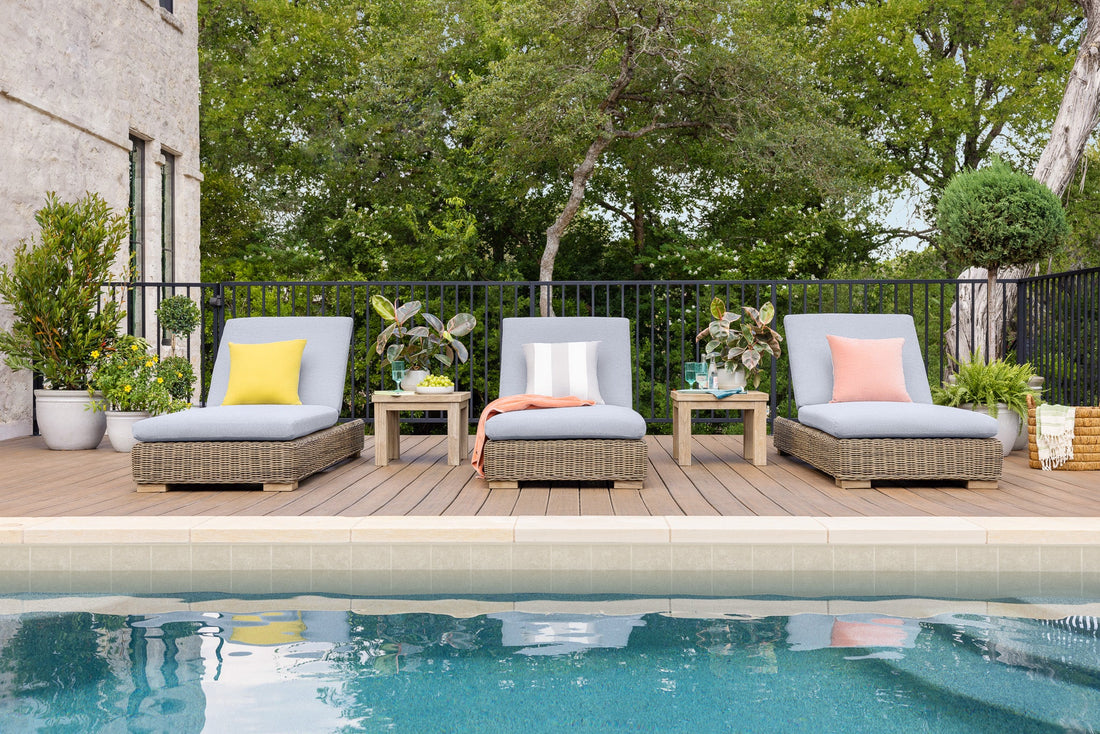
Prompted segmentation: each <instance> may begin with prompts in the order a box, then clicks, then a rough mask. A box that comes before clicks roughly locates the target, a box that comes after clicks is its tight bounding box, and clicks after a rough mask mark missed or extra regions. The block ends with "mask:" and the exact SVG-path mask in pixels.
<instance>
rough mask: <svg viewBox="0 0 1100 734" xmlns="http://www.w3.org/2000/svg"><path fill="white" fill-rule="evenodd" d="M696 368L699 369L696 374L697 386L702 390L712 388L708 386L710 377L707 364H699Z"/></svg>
mask: <svg viewBox="0 0 1100 734" xmlns="http://www.w3.org/2000/svg"><path fill="white" fill-rule="evenodd" d="M696 366H697V367H698V368H699V369H698V370H696V372H695V384H696V385H697V386H698V388H699V389H700V390H705V389H706V388H708V387H710V385H708V384H707V383H708V378H709V377H710V375H708V374H707V363H706V362H697V363H696Z"/></svg>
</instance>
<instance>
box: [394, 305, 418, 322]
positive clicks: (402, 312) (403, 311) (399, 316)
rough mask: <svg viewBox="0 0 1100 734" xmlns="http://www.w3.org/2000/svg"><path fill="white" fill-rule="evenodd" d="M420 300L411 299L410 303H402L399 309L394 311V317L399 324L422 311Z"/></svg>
mask: <svg viewBox="0 0 1100 734" xmlns="http://www.w3.org/2000/svg"><path fill="white" fill-rule="evenodd" d="M420 307H421V303H420V301H409V302H408V303H402V304H401V305H400V306H398V307H397V311H395V312H394V315H393V317H394V319H395V320H396V321H397V323H399V324H403V323H405V322H406V321H408V320H409V319H411V318H412V317H413V316H415V315H416V314H417V313H419V312H420Z"/></svg>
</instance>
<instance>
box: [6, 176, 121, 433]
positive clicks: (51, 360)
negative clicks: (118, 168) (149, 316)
mask: <svg viewBox="0 0 1100 734" xmlns="http://www.w3.org/2000/svg"><path fill="white" fill-rule="evenodd" d="M35 221H37V222H38V226H39V228H40V233H39V242H38V244H37V245H34V244H32V242H30V241H28V240H22V241H20V243H19V246H18V247H17V248H16V250H15V256H14V259H13V261H12V264H11V266H10V267H9V266H2V267H0V301H2V302H3V303H4V304H6V305H7V306H9V307H11V309H12V316H13V321H12V326H11V329H10V330H9V331H4V332H0V352H3V354H4V363H5V364H7V366H8V367H10V368H12V369H16V370H18V369H28V370H33V371H35V372H37V373H39V374H40V375H41V376H42V380H43V384H44V386H45V387H44V389H41V390H35V391H34V395H35V401H36V408H37V417H38V427H39V430H40V431H41V433H42V437H43V438H44V439H45V441H46V445H47V446H48V447H49V448H51V449H92V448H95V447H96V446H98V445H99V442H100V441H101V440H102V439H103V432H104V429H105V426H106V423H105V421H104V419H103V415H102V413H99V412H96V411H93V410H87V409H86V407H87V406H88V404H89V402H90V401H91V400H92V398H89V395H88V380H89V377H90V373H91V368H92V364H93V362H94V358H93V357H92V356H91V355H92V352H93V351H95V350H97V349H101V348H102V347H103V345H104V344H106V343H108V342H109V341H110V340H111V339H112V338H113V337H114V336H115V334H116V332H117V329H118V324H119V322H120V321H121V320H122V316H123V308H122V304H121V294H120V293H119V294H117V295H116V294H115V293H114V292H105V291H104V288H103V284H104V283H106V282H108V281H110V280H112V279H113V278H112V274H111V268H112V266H113V265H114V263H115V262H116V259H117V258H118V256H119V253H120V252H122V251H123V246H124V244H125V243H126V241H127V237H128V233H129V226H128V224H127V222H126V219H125V217H122V216H119V215H115V214H113V213H112V212H111V210H110V208H109V207H108V206H107V203H106V202H105V201H104V200H103V199H102V198H101V197H100V196H99V195H97V194H93V193H89V194H87V195H86V196H85V197H84V198H82V199H80V200H79V201H76V202H62V201H60V200H58V198H57V196H56V195H55V194H52V193H51V194H48V195H47V196H46V205H45V206H44V207H43V208H41V209H39V210H38V211H37V212H35ZM119 279H121V278H119Z"/></svg>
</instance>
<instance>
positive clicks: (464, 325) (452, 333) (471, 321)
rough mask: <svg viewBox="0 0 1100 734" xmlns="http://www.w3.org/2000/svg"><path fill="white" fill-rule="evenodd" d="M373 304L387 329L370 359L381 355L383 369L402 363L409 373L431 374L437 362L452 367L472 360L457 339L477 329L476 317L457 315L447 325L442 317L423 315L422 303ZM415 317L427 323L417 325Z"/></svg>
mask: <svg viewBox="0 0 1100 734" xmlns="http://www.w3.org/2000/svg"><path fill="white" fill-rule="evenodd" d="M370 303H371V307H372V308H373V309H374V311H375V313H377V314H378V315H379V316H381V317H382V320H383V321H384V322H386V327H385V328H384V329H383V330H382V332H381V333H380V334H379V335H378V338H377V339H375V342H374V354H372V355H371V359H373V358H374V355H375V354H377V355H381V356H382V366H383V367H386V366H388V365H389V364H390V363H392V362H396V361H398V360H400V361H403V362H404V363H405V366H406V368H407V369H410V370H418V369H419V370H429V371H430V370H431V368H432V365H433V364H434V363H435V362H438V363H439V364H441V365H443V366H444V367H450V366H451V365H453V364H454V363H455V361H456V360H457V361H458V362H465V361H466V360H467V359H469V356H470V353H469V351H468V350H467V349H466V346H465V345H464V344H463V343H462V342H460V341H458V338H459V337H463V336H466V335H467V334H469V333H470V332H471V331H473V330H474V327H475V326H477V319H475V318H474V316H473V314H469V313H460V314H456V315H454V316H453V317H451V319H450V320H449V321H447V323H446V324H444V323H443V321H442V320H441V319H440V318H439V317H437V316H434V315H432V314H430V313H427V312H425V311H422V308H423V304H421V303H420V301H407V302H405V303H402V304H401V305H399V306H398V305H395V304H394V303H393V302H392V301H390V299H388V298H386V297H385V296H383V295H374V296H372V297H371V299H370ZM416 316H419V317H420V318H421V319H423V321H424V322H425V323H423V324H414V322H413V320H414V317H416ZM391 341H392V342H393V343H391Z"/></svg>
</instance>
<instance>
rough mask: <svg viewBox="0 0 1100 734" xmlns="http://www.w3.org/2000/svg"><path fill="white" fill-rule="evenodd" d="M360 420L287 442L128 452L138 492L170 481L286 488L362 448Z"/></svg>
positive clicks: (175, 444) (177, 444)
mask: <svg viewBox="0 0 1100 734" xmlns="http://www.w3.org/2000/svg"><path fill="white" fill-rule="evenodd" d="M363 434H364V430H363V421H362V420H361V419H356V420H353V421H348V422H347V423H340V424H337V425H335V426H332V427H331V428H326V429H324V430H321V431H317V432H316V433H311V434H309V435H308V436H302V437H301V438H296V439H293V440H290V441H155V442H149V443H144V442H142V443H138V444H137V445H135V446H134V448H133V451H132V452H131V453H130V462H131V466H132V469H133V475H134V483H135V484H136V485H137V491H138V492H166V491H168V489H169V488H170V487H171V486H172V485H194V484H262V485H263V488H264V491H265V492H288V491H291V490H294V489H297V488H298V483H299V482H300V481H301V480H303V479H305V478H306V477H308V476H310V475H312V474H316V473H317V472H319V471H321V470H322V469H326V468H328V467H330V466H332V465H333V464H337V463H339V462H341V461H343V460H345V459H349V458H352V457H355V456H358V455H359V452H361V451H362V450H363Z"/></svg>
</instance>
